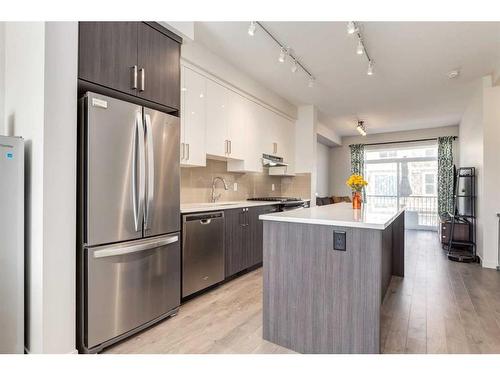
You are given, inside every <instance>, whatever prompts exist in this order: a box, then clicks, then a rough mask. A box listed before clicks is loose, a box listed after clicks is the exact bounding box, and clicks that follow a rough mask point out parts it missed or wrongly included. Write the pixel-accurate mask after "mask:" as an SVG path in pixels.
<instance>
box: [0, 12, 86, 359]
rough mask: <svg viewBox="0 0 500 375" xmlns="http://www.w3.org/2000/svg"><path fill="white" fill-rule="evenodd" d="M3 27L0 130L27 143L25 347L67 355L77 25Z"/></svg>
mask: <svg viewBox="0 0 500 375" xmlns="http://www.w3.org/2000/svg"><path fill="white" fill-rule="evenodd" d="M4 27H5V75H4V79H5V87H4V91H3V93H4V99H5V105H4V107H5V111H4V112H5V113H4V118H3V124H4V125H5V127H6V129H7V131H6V132H7V133H8V134H10V135H16V136H22V137H23V138H24V139H25V145H26V147H25V148H26V154H25V156H26V186H25V194H26V220H25V232H26V236H25V237H26V262H27V265H26V272H27V276H26V278H27V283H26V302H27V303H26V329H27V332H26V343H25V346H26V348H27V350H28V352H30V353H69V352H74V350H75V278H76V276H75V243H76V239H75V228H76V222H75V221H76V214H75V204H76V202H75V196H76V194H75V193H76V183H75V176H76V162H75V158H76V121H77V113H76V93H77V92H76V68H77V23H76V22H69V23H44V22H19V23H16V22H7V23H5V25H4ZM4 129H5V128H4Z"/></svg>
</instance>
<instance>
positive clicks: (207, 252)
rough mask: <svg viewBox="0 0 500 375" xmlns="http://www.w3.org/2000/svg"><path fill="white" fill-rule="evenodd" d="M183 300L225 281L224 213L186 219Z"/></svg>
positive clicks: (192, 216)
mask: <svg viewBox="0 0 500 375" xmlns="http://www.w3.org/2000/svg"><path fill="white" fill-rule="evenodd" d="M183 236H184V237H183V243H182V297H187V296H189V295H190V294H193V293H195V292H198V291H200V290H202V289H205V288H207V287H209V286H211V285H214V284H217V283H218V282H221V281H222V280H224V213H223V212H210V213H205V214H193V215H185V216H184V217H183Z"/></svg>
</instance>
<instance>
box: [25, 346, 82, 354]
mask: <svg viewBox="0 0 500 375" xmlns="http://www.w3.org/2000/svg"><path fill="white" fill-rule="evenodd" d="M24 354H31V353H30V351H29V350H28V348H27V347H24ZM42 354H43V353H42ZM66 354H78V350H76V348H75V349H73V350H72V351H70V352H68V353H66Z"/></svg>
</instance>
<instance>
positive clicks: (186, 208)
mask: <svg viewBox="0 0 500 375" xmlns="http://www.w3.org/2000/svg"><path fill="white" fill-rule="evenodd" d="M276 204H279V202H267V201H235V202H216V203H187V204H181V213H182V214H188V213H193V212H206V211H218V210H229V209H231V208H246V207H256V206H272V205H276Z"/></svg>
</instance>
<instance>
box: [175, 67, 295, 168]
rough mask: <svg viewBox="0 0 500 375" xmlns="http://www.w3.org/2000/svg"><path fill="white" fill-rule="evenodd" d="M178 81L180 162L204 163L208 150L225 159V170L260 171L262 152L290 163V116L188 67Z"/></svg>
mask: <svg viewBox="0 0 500 375" xmlns="http://www.w3.org/2000/svg"><path fill="white" fill-rule="evenodd" d="M182 87H183V91H182V96H181V99H182V100H181V111H182V114H183V116H182V118H181V123H182V127H181V165H183V166H195V165H203V166H204V165H206V156H209V157H213V158H218V159H224V160H227V169H228V171H232V172H243V173H244V172H262V170H263V168H262V154H270V155H275V156H280V157H283V158H284V160H285V161H286V162H287V163H289V164H291V163H293V161H294V155H295V154H294V150H295V126H294V124H293V123H292V122H291V121H289V120H288V119H286V118H285V117H283V116H281V115H279V114H277V113H276V112H274V111H272V110H270V109H268V108H265V107H264V106H262V105H260V104H258V103H256V102H255V101H253V100H251V99H249V98H247V97H245V96H244V95H240V94H239V93H238V92H236V91H235V90H233V89H229V88H228V87H225V86H224V85H222V84H219V83H217V82H215V81H214V80H212V79H210V78H206V77H203V76H202V75H200V74H198V73H196V72H194V71H193V70H191V69H189V68H188V67H183V68H182ZM183 150H184V151H183ZM288 170H289V171H290V170H292V167H290V168H288ZM289 173H290V172H289Z"/></svg>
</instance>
